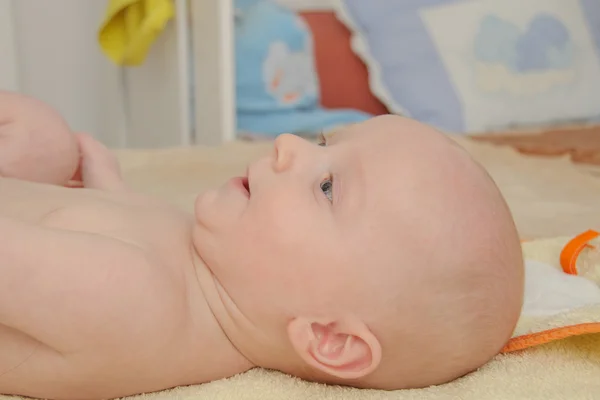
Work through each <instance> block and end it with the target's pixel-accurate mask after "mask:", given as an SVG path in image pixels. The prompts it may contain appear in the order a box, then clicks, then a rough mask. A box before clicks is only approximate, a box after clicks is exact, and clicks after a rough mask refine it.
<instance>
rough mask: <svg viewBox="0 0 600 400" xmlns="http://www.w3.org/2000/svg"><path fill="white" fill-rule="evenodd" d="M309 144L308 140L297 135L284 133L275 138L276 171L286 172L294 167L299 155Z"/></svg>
mask: <svg viewBox="0 0 600 400" xmlns="http://www.w3.org/2000/svg"><path fill="white" fill-rule="evenodd" d="M308 146H310V145H309V143H308V142H306V141H305V140H304V139H302V138H300V137H298V136H296V135H292V134H289V133H284V134H282V135H279V136H277V138H276V139H275V163H274V169H275V171H276V172H284V171H286V170H288V169H290V168H292V166H293V165H294V163H295V162H296V160H297V158H298V156H299V155H301V154H302V152H303V151H304V149H305V147H308Z"/></svg>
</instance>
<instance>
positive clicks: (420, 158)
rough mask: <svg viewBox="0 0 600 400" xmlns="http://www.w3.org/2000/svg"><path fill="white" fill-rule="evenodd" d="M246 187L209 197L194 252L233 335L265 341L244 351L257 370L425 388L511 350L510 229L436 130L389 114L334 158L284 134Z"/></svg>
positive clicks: (515, 246) (337, 142) (341, 140)
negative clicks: (225, 299)
mask: <svg viewBox="0 0 600 400" xmlns="http://www.w3.org/2000/svg"><path fill="white" fill-rule="evenodd" d="M248 182H249V184H248V186H249V188H250V190H249V192H250V193H249V195H248V197H241V196H239V195H238V194H237V193H234V192H232V191H231V189H230V187H228V186H226V187H223V188H221V189H220V190H218V191H216V192H213V193H210V194H208V195H206V196H204V197H201V198H199V200H198V202H197V213H198V215H200V216H202V215H206V217H203V219H201V220H200V225H201V227H200V228H198V230H197V232H198V233H197V237H198V240H197V241H196V243H197V244H198V249H199V251H200V253H201V254H202V256H203V259H204V260H205V261H206V262H207V264H208V265H209V266H210V268H211V270H212V271H213V273H215V275H216V277H217V279H218V280H219V282H220V284H222V285H223V286H224V287H225V289H226V291H227V293H229V295H230V296H231V302H232V303H233V304H235V305H236V308H235V312H236V315H237V318H239V319H240V320H241V319H243V320H244V322H243V323H239V322H238V323H236V326H249V327H253V328H252V332H254V333H248V332H250V330H246V331H245V334H244V335H238V337H239V338H242V337H250V336H252V335H254V336H253V337H254V338H256V341H255V342H254V343H255V344H254V345H253V344H252V343H250V341H246V343H247V345H245V346H240V347H245V350H243V352H244V353H245V354H246V356H247V357H248V358H250V359H251V360H252V361H253V362H254V363H255V364H257V365H260V366H265V367H269V368H275V369H279V370H282V371H285V372H289V373H292V374H294V375H298V376H301V377H304V378H306V379H312V380H317V381H322V382H330V383H339V384H348V385H353V386H360V387H376V388H385V389H396V388H408V387H421V386H427V385H431V384H438V383H443V382H446V381H449V380H451V379H453V378H456V377H458V376H461V375H463V374H465V373H467V372H469V371H472V370H474V369H476V368H477V367H479V366H480V365H482V364H483V363H485V362H486V361H488V360H489V359H490V358H492V357H493V356H494V355H495V354H496V353H497V352H499V351H500V349H501V348H502V347H503V345H504V344H505V343H506V341H507V340H508V339H509V337H510V335H511V333H512V330H513V329H514V326H515V324H516V321H517V318H518V316H519V313H520V307H521V302H522V292H523V265H522V254H521V247H520V242H519V240H518V235H517V232H516V229H515V226H514V223H513V220H512V217H511V215H510V212H509V210H508V208H507V206H506V204H505V202H504V200H503V198H502V196H501V195H500V193H499V191H498V189H497V188H496V186H495V185H494V182H493V181H492V179H491V178H490V177H489V176H488V175H487V174H486V173H485V171H484V170H483V169H482V168H481V167H480V166H479V165H478V164H476V163H475V162H474V161H473V160H472V159H471V158H470V157H469V155H468V154H467V153H466V152H465V151H463V150H462V149H461V148H460V147H459V146H458V145H456V144H455V143H454V142H453V141H451V140H449V139H448V138H447V137H445V136H443V135H442V134H440V133H439V132H437V131H435V130H434V129H432V128H430V127H428V126H425V125H423V124H420V123H418V122H415V121H412V120H409V119H406V118H402V117H398V116H382V117H377V118H373V119H371V120H369V121H367V122H364V123H360V124H356V125H353V126H350V127H348V128H346V129H344V131H343V132H341V131H340V132H339V133H337V134H335V135H332V136H331V137H330V138H329V139H328V142H327V144H326V145H324V146H316V145H313V144H311V143H308V142H306V141H304V140H302V139H299V138H297V137H295V136H291V135H282V136H280V137H279V138H278V139H277V140H276V142H275V146H274V151H273V153H272V154H270V155H269V156H267V157H265V158H264V159H262V160H260V161H258V162H257V163H255V164H253V165H251V166H250V168H249V175H248ZM217 200H218V201H219V202H218V205H217V203H216V201H217ZM225 205H226V206H225ZM209 206H210V207H211V209H210V211H211V212H210V213H209V212H208V210H207V212H206V213H202V210H203V208H204V207H209ZM209 218H210V219H209ZM258 228H260V229H258ZM250 237H251V238H252V240H249V238H250ZM232 329H233V328H232ZM256 330H260V331H261V332H263V333H261V334H260V335H258V334H256ZM229 334H231V335H233V333H231V332H230V333H229ZM266 338H268V339H266ZM244 340H245V339H239V341H240V342H243V341H244ZM257 342H260V345H256V343H257ZM252 347H254V349H252Z"/></svg>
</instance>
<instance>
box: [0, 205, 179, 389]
mask: <svg viewBox="0 0 600 400" xmlns="http://www.w3.org/2000/svg"><path fill="white" fill-rule="evenodd" d="M165 270H168V269H165V268H160V267H159V265H158V264H155V263H154V262H153V261H152V260H151V259H150V257H148V255H147V252H146V251H145V250H143V249H142V248H141V247H139V246H137V245H135V244H130V243H126V242H122V241H120V240H117V239H111V238H109V237H102V236H100V235H95V234H87V233H81V232H73V231H62V230H55V229H49V228H45V227H40V226H37V225H32V224H27V223H23V222H21V221H17V220H13V219H9V218H5V217H2V216H0V393H3V394H17V393H18V394H28V393H29V395H31V396H32V397H40V396H39V393H40V391H43V392H44V393H45V394H44V396H49V397H53V394H56V396H64V395H65V390H68V388H69V384H70V383H71V381H70V379H71V377H72V376H73V375H74V374H77V372H78V371H88V372H83V373H84V375H83V376H85V374H86V373H91V372H89V371H94V370H95V369H98V370H99V371H100V372H103V370H102V369H103V368H111V365H113V364H114V360H115V356H116V355H117V354H118V357H120V358H119V360H120V361H122V362H123V363H127V362H129V361H131V360H136V357H138V358H139V357H143V356H144V355H140V353H139V352H138V353H134V352H132V351H131V345H132V344H133V343H136V344H139V343H140V341H142V344H141V345H140V347H141V348H142V349H144V348H145V347H144V345H143V341H144V340H146V338H152V340H154V341H152V340H150V341H149V342H148V343H150V344H151V345H148V346H147V348H148V350H147V351H149V352H150V354H151V353H152V351H153V349H152V346H153V345H154V346H166V345H167V343H170V341H171V340H172V337H171V336H169V335H168V333H169V332H168V330H165V326H171V325H173V326H177V323H179V321H178V320H176V319H174V318H176V317H174V316H177V315H179V314H181V313H182V310H185V306H184V305H185V303H184V301H185V295H183V293H182V292H184V291H180V290H179V287H177V286H174V285H173V280H172V279H169V276H165V273H164V271H165ZM178 313H179V314H178ZM174 321H175V323H173V322H174ZM156 332H159V333H156ZM157 335H162V336H159V337H161V338H164V340H162V341H161V340H159V341H157V340H156V337H157ZM26 343H30V345H29V346H28V347H27V348H24V346H25V345H26ZM157 343H158V344H157ZM144 351H145V350H144ZM123 357H125V359H123ZM104 372H106V371H104ZM73 379H74V378H73ZM73 383H74V385H75V387H76V388H77V389H78V390H79V389H82V388H83V387H82V386H77V384H78V382H77V381H75V382H73ZM66 393H68V391H67V392H66Z"/></svg>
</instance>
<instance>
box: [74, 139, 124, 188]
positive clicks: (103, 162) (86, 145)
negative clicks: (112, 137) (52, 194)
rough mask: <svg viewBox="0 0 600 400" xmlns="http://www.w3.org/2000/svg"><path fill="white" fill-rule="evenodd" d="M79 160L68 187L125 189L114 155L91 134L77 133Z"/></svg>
mask: <svg viewBox="0 0 600 400" xmlns="http://www.w3.org/2000/svg"><path fill="white" fill-rule="evenodd" d="M76 138H77V143H78V144H79V152H80V157H81V161H80V163H79V168H78V169H77V173H76V174H75V176H74V177H73V179H72V180H71V182H69V185H68V186H69V187H85V188H90V189H101V190H126V189H127V187H126V185H125V182H124V181H123V178H122V177H121V169H120V168H119V163H118V161H117V158H116V157H115V155H114V154H113V153H112V152H111V151H110V150H109V149H108V148H106V146H104V145H103V144H102V143H100V142H99V141H97V140H96V139H94V138H93V137H92V136H90V135H87V134H84V133H78V134H77V135H76Z"/></svg>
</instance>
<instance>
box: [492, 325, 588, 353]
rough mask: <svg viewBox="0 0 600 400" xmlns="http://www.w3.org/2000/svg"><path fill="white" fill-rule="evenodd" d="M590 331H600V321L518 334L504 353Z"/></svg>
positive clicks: (509, 342) (505, 347) (508, 344)
mask: <svg viewBox="0 0 600 400" xmlns="http://www.w3.org/2000/svg"><path fill="white" fill-rule="evenodd" d="M590 333H600V322H589V323H583V324H578V325H572V326H563V327H560V328H555V329H548V330H547V331H543V332H537V333H531V334H529V335H522V336H517V337H514V338H512V339H510V340H509V341H508V343H507V344H506V346H504V348H503V349H502V353H511V352H513V351H517V350H524V349H527V348H529V347H535V346H539V345H542V344H546V343H550V342H554V341H556V340H561V339H566V338H568V337H572V336H580V335H587V334H590Z"/></svg>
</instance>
